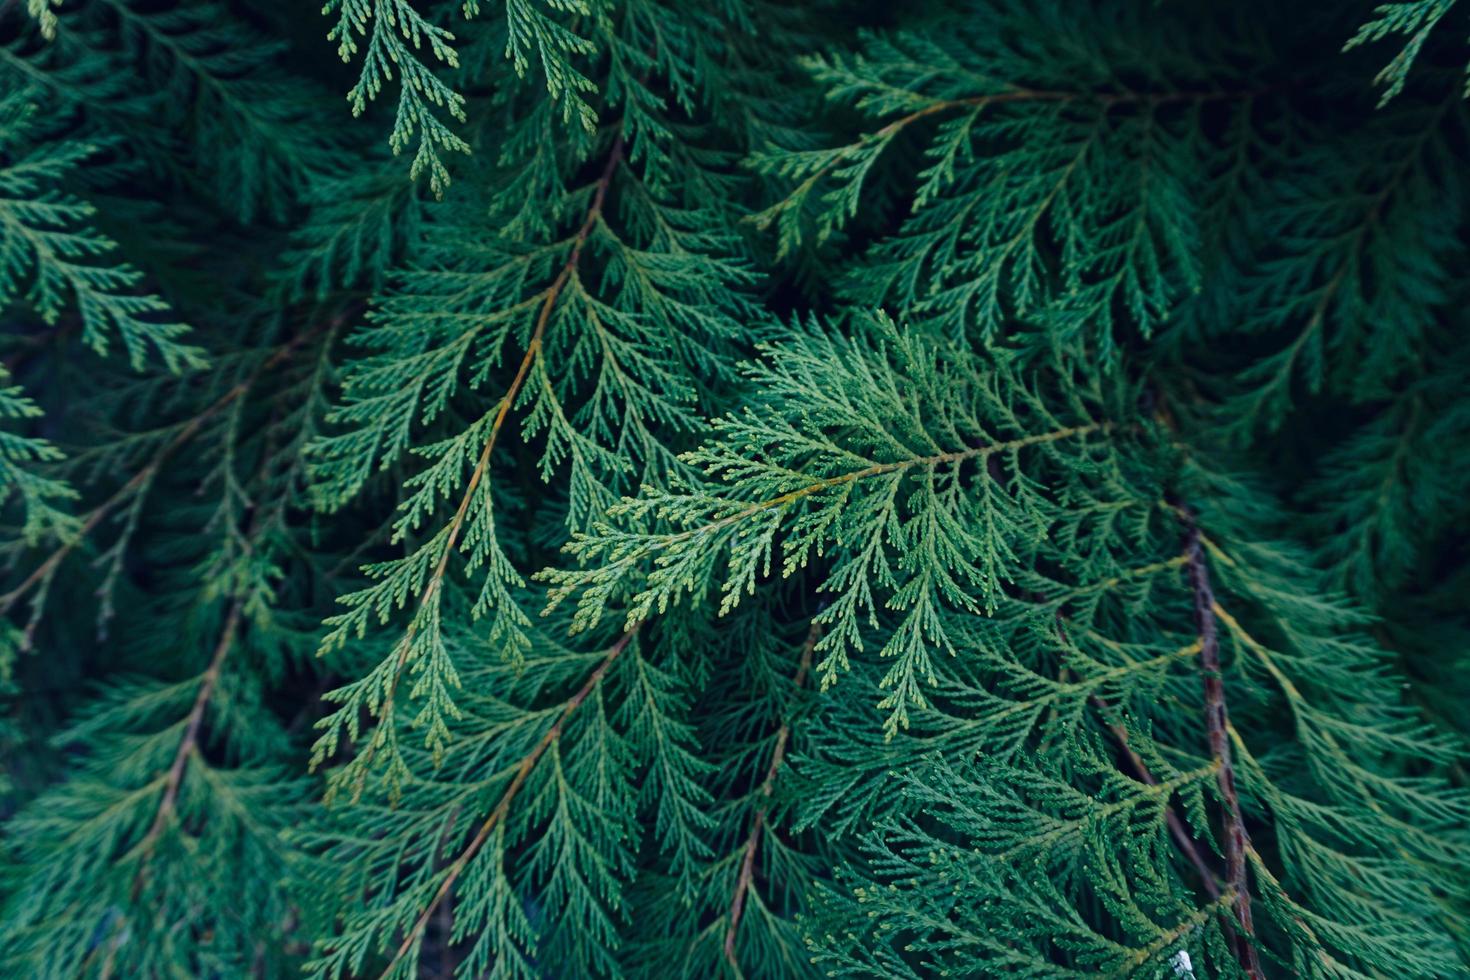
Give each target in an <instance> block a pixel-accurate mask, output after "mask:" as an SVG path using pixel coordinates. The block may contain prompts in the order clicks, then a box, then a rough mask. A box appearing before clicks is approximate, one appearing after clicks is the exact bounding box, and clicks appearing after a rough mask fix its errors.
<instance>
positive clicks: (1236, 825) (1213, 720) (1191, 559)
mask: <svg viewBox="0 0 1470 980" xmlns="http://www.w3.org/2000/svg"><path fill="white" fill-rule="evenodd" d="M1176 513H1177V514H1178V515H1179V520H1180V522H1181V523H1183V525H1184V554H1185V557H1186V558H1187V559H1188V563H1187V565H1186V568H1187V569H1188V573H1189V585H1190V590H1191V592H1192V593H1193V596H1194V621H1195V626H1196V628H1197V629H1198V630H1199V638H1200V672H1201V674H1202V676H1203V678H1204V685H1205V727H1206V730H1207V732H1208V736H1209V743H1210V754H1211V755H1212V756H1214V758H1215V762H1216V763H1217V765H1218V766H1219V769H1218V779H1219V785H1220V801H1221V805H1222V806H1223V808H1224V814H1223V817H1224V820H1223V823H1224V827H1223V830H1224V834H1223V836H1224V839H1225V840H1224V844H1225V884H1226V887H1227V888H1228V889H1229V890H1230V892H1231V893H1233V895H1234V901H1233V903H1232V904H1233V907H1234V909H1235V919H1236V923H1237V925H1238V927H1239V931H1240V938H1241V943H1240V946H1239V947H1238V948H1237V953H1238V954H1239V955H1240V959H1241V965H1242V966H1243V967H1244V968H1245V971H1246V975H1247V976H1249V977H1251V978H1252V980H1260V978H1262V977H1264V976H1265V974H1264V973H1262V972H1261V962H1260V957H1259V956H1258V954H1257V953H1256V947H1255V924H1254V922H1253V920H1252V918H1251V895H1250V882H1249V871H1248V869H1247V867H1246V854H1247V852H1248V851H1249V850H1250V835H1249V833H1248V832H1247V831H1246V827H1245V817H1244V815H1243V814H1242V813H1241V810H1240V794H1239V793H1238V792H1237V790H1236V788H1235V765H1234V763H1233V762H1232V760H1231V754H1230V735H1229V731H1230V714H1229V711H1228V709H1227V708H1226V705H1225V681H1224V678H1223V677H1222V676H1221V673H1220V637H1219V634H1218V632H1217V629H1216V622H1215V593H1214V589H1213V588H1212V587H1211V585H1210V571H1209V567H1208V566H1207V565H1206V564H1205V556H1204V549H1203V548H1202V547H1201V545H1200V533H1199V525H1198V524H1196V523H1195V520H1194V515H1193V513H1192V512H1191V511H1190V510H1189V509H1188V508H1187V507H1183V506H1181V507H1178V508H1176Z"/></svg>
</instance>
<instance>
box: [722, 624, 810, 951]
mask: <svg viewBox="0 0 1470 980" xmlns="http://www.w3.org/2000/svg"><path fill="white" fill-rule="evenodd" d="M821 637H822V626H821V624H820V623H816V622H814V623H812V627H811V629H810V630H809V631H808V632H807V636H806V642H805V643H803V644H802V647H801V661H800V662H799V663H798V664H797V668H796V677H795V679H794V680H793V681H792V686H793V687H794V688H795V689H796V690H800V689H801V687H802V685H803V684H805V683H806V677H807V674H808V673H809V672H810V671H811V666H812V652H813V651H814V650H816V647H817V641H818V640H819V639H821ZM790 738H791V723H790V722H789V721H787V720H783V721H782V722H781V727H780V729H779V730H778V731H777V732H776V747H775V748H774V749H773V750H772V751H771V764H770V766H768V767H767V769H766V778H765V780H764V781H763V782H762V783H761V787H760V791H759V794H760V803H759V804H758V805H757V806H756V810H755V814H754V815H753V816H752V817H751V820H750V833H749V835H748V836H747V837H746V839H745V847H744V848H743V852H744V854H743V857H742V858H741V861H740V877H739V878H738V879H737V880H736V883H735V894H734V896H733V897H732V898H731V899H730V915H729V919H730V924H729V926H728V928H727V929H726V930H725V959H726V960H728V961H729V963H730V966H732V967H734V968H735V970H736V972H737V973H738V972H739V970H740V963H739V960H738V959H737V957H736V955H735V936H736V933H737V932H738V931H739V929H740V918H741V916H742V915H743V914H744V913H745V899H746V897H747V895H748V894H749V892H750V887H751V884H752V882H753V881H754V879H755V857H756V852H757V850H759V848H760V841H761V833H762V831H763V830H764V827H765V821H766V811H767V809H768V807H769V804H770V798H771V793H772V791H773V790H774V788H775V785H776V774H777V773H778V772H780V771H781V765H782V764H783V763H784V762H785V761H786V744H787V742H788V741H790Z"/></svg>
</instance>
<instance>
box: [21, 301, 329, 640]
mask: <svg viewBox="0 0 1470 980" xmlns="http://www.w3.org/2000/svg"><path fill="white" fill-rule="evenodd" d="M335 328H336V323H335V322H333V323H330V324H328V326H327V327H325V328H319V329H315V330H307V331H303V332H302V333H299V334H297V335H296V336H294V337H292V338H291V339H290V340H289V341H287V342H286V343H284V344H282V345H281V346H280V347H279V348H277V349H276V351H275V353H273V354H271V356H270V357H268V358H266V359H265V360H263V361H261V362H260V364H259V366H257V367H256V368H255V370H253V371H251V372H250V374H249V376H247V377H245V378H243V379H242V380H241V381H239V382H238V383H236V384H235V385H234V386H233V387H231V388H229V389H228V390H226V391H225V393H224V394H222V395H220V396H219V398H217V399H215V400H214V401H213V402H211V403H210V404H209V406H208V407H207V408H205V409H204V411H202V412H200V413H199V414H198V415H195V416H194V417H193V418H191V419H189V420H188V421H187V422H185V423H183V424H182V425H180V426H179V428H178V430H177V431H176V432H175V433H174V435H173V437H172V438H171V439H169V440H168V441H167V442H165V443H164V444H163V445H162V446H161V447H160V448H159V450H158V452H156V453H154V455H153V458H152V459H150V460H149V461H148V462H147V463H146V464H144V465H143V467H142V468H141V469H139V470H138V472H136V473H134V474H133V475H132V477H131V478H129V480H128V481H127V482H126V483H124V484H123V485H122V486H121V487H119V488H118V489H117V491H116V492H114V493H113V494H112V496H110V497H108V498H107V499H106V500H104V501H102V502H101V503H100V504H98V505H97V506H96V507H94V508H93V509H92V510H91V512H90V513H88V514H87V516H86V518H85V519H84V520H83V521H82V523H81V526H80V527H79V528H78V529H77V530H76V531H75V532H74V533H73V534H72V535H71V536H70V537H68V538H67V539H66V540H65V541H63V542H62V543H61V546H60V547H58V548H57V549H56V550H55V551H53V552H52V553H51V554H50V555H49V556H48V557H47V558H46V559H45V560H44V561H42V562H41V564H39V565H37V566H36V568H35V569H34V570H32V571H31V573H30V574H29V575H27V576H26V577H25V579H24V580H23V581H22V582H21V583H20V584H19V585H17V586H16V587H15V588H13V589H11V590H10V591H9V592H6V593H5V594H3V595H0V616H4V615H7V614H8V613H9V612H10V610H11V609H13V608H15V604H16V603H17V602H19V601H20V600H21V599H23V598H25V596H26V595H27V594H28V593H29V592H30V591H31V590H32V589H35V588H37V587H38V586H39V587H41V591H42V595H43V596H44V594H45V591H46V586H47V585H48V583H49V582H50V581H51V578H52V576H54V575H55V574H56V571H57V569H59V568H60V567H61V563H62V562H64V561H65V560H66V558H67V556H68V555H70V554H71V553H72V552H73V551H75V550H76V549H77V547H78V546H79V545H81V543H82V542H83V541H84V540H86V538H87V536H88V535H90V534H91V533H92V532H93V531H95V530H96V529H97V527H98V526H99V525H101V523H102V522H103V521H104V520H105V519H106V518H107V516H108V515H109V514H111V513H112V512H113V511H114V510H116V509H117V507H118V506H119V505H121V504H122V503H123V501H125V500H127V499H128V498H129V497H131V496H132V495H133V494H135V493H138V492H140V491H142V490H143V489H144V488H145V487H147V486H148V485H149V484H150V483H152V481H153V478H154V477H155V476H157V475H158V472H159V470H160V469H162V467H163V464H164V463H165V462H167V461H168V459H169V458H170V457H171V456H173V454H174V453H175V452H177V451H178V450H180V449H181V448H183V447H184V446H185V445H187V444H188V443H189V442H190V441H191V440H193V439H194V437H195V436H197V435H199V433H200V432H201V431H203V429H204V427H205V425H206V424H207V423H208V422H209V420H210V419H212V418H214V417H215V416H216V415H218V414H220V413H221V412H223V411H224V410H225V409H226V408H228V407H229V406H230V405H231V404H232V403H234V402H235V401H237V400H239V399H240V398H243V397H244V396H245V395H247V394H249V393H250V391H251V389H252V388H253V387H254V386H255V383H256V382H257V381H259V380H260V379H261V378H262V377H263V376H265V375H267V374H269V373H270V372H271V371H273V370H274V369H275V368H277V367H280V366H281V365H282V364H284V363H285V362H286V361H287V360H289V359H290V358H291V356H292V355H293V354H295V352H296V351H297V350H298V349H299V348H300V347H301V346H302V345H303V344H305V343H307V342H308V341H310V340H312V339H314V338H316V337H317V336H318V335H319V334H320V333H321V332H322V331H323V330H327V331H328V332H330V331H331V330H335ZM35 601H36V602H37V603H38V608H37V609H36V611H35V612H34V613H33V615H32V617H31V621H30V623H29V625H28V626H27V628H26V633H25V636H24V638H23V640H22V647H23V648H28V647H29V646H30V642H31V638H32V633H33V632H34V629H35V626H36V624H37V619H38V617H39V613H40V610H39V602H40V600H35Z"/></svg>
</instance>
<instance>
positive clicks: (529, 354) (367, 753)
mask: <svg viewBox="0 0 1470 980" xmlns="http://www.w3.org/2000/svg"><path fill="white" fill-rule="evenodd" d="M623 156H624V143H623V136H622V133H621V132H619V134H618V136H617V137H616V138H615V139H614V140H613V144H612V148H611V149H610V150H609V151H608V157H607V162H606V164H605V165H604V166H603V169H602V174H601V175H600V176H599V177H598V178H597V182H596V184H595V185H594V189H593V192H592V201H591V204H590V205H589V206H588V208H587V213H586V216H585V217H584V219H583V221H582V225H581V227H580V228H578V229H577V233H576V234H575V235H574V236H573V237H572V250H571V253H570V254H569V255H568V256H567V259H566V262H565V263H563V264H562V267H561V270H560V271H559V272H558V273H557V275H556V278H555V279H554V280H552V283H551V285H550V286H549V287H548V288H547V290H546V293H545V298H544V299H543V300H542V301H541V305H540V310H539V312H538V313H537V315H536V321H535V324H534V326H533V328H532V330H531V336H530V339H529V340H528V341H527V343H526V350H525V354H524V355H523V356H522V357H521V362H520V365H519V366H518V367H517V368H516V373H515V376H514V377H513V378H512V379H511V382H510V385H509V387H507V388H506V390H505V394H504V395H503V396H502V397H501V399H500V402H499V404H498V407H497V408H496V411H495V417H494V419H493V421H492V422H491V424H490V431H489V433H488V434H487V435H486V437H485V445H484V447H483V448H482V449H481V450H480V455H479V458H478V459H477V460H476V462H475V468H474V470H473V471H472V472H471V473H470V478H469V482H468V483H467V484H466V485H465V491H464V494H463V495H462V496H461V497H460V501H459V506H458V507H456V508H455V511H454V516H453V517H451V518H450V520H449V524H448V533H447V535H446V538H445V542H444V545H443V549H442V551H441V553H440V555H439V559H438V561H437V562H436V563H435V565H434V569H433V572H432V573H431V574H430V576H429V580H428V582H427V583H426V584H425V585H424V588H423V591H422V592H420V593H419V600H418V607H419V608H420V609H423V608H425V607H426V606H428V605H429V604H430V603H431V602H434V601H435V597H436V595H437V593H438V592H439V590H440V589H441V588H443V585H444V577H445V575H446V574H448V571H449V560H450V558H451V556H452V555H453V554H454V552H455V545H456V544H457V543H458V542H459V537H460V534H461V533H462V532H463V530H464V526H465V521H466V518H467V517H468V516H469V511H470V504H471V502H472V501H473V500H474V498H475V494H476V492H477V491H478V490H479V487H480V484H481V483H483V482H484V481H485V479H486V476H487V474H488V473H489V471H490V459H491V456H492V455H493V454H494V451H495V444H496V441H497V439H498V438H499V436H500V433H501V431H502V430H503V429H504V428H505V422H506V420H507V419H508V418H509V417H510V410H511V408H512V406H513V405H514V404H515V401H516V398H517V397H518V396H519V395H520V393H521V388H522V386H523V385H524V384H525V381H526V378H527V376H528V375H529V374H530V372H531V366H532V365H533V364H534V363H535V361H536V359H537V357H538V356H539V355H540V354H541V352H542V349H543V342H544V340H545V337H546V327H547V324H548V323H550V321H551V314H552V312H553V310H555V308H556V304H557V301H558V300H559V299H560V298H561V294H562V290H564V289H565V288H566V286H567V283H569V282H570V281H571V280H572V277H573V276H574V275H576V273H577V266H578V264H579V263H580V262H581V259H582V249H583V247H584V246H585V245H586V243H587V239H588V238H589V237H590V236H591V234H592V231H593V229H594V228H596V226H597V223H598V221H599V220H601V218H602V209H603V206H604V204H605V203H606V201H607V192H608V188H609V187H610V186H611V184H612V178H613V174H614V173H615V172H616V171H617V168H618V166H619V165H620V164H621V163H622V162H623ZM418 630H419V620H418V618H417V617H415V618H414V619H412V620H410V621H409V624H408V626H407V627H406V629H405V630H404V634H403V636H402V637H401V638H400V639H399V641H398V644H397V647H396V649H395V659H396V662H395V664H394V667H393V673H392V674H391V675H390V676H389V678H388V681H387V688H386V691H385V692H384V695H383V699H382V702H381V705H380V708H379V710H378V712H377V714H378V716H379V718H382V719H387V718H391V716H392V713H393V701H394V695H395V694H396V692H397V689H398V683H399V681H400V680H401V679H402V677H403V671H404V669H405V668H406V667H407V666H408V660H409V656H410V655H411V654H412V652H413V646H414V639H415V637H417V635H418ZM329 641H330V637H329ZM325 651H326V647H325V645H324V646H323V648H322V649H321V650H319V651H318V653H319V655H320V654H322V653H325ZM378 744H379V743H378V742H377V741H372V742H369V743H368V745H367V747H366V748H365V749H364V750H363V755H362V756H361V757H360V759H359V760H357V765H358V776H357V778H356V780H355V783H354V786H353V798H354V799H356V798H357V797H358V796H359V795H360V794H361V792H362V788H363V786H364V784H365V782H366V779H367V771H368V767H369V766H370V764H371V762H372V758H373V755H374V754H375V753H376V751H377V746H378Z"/></svg>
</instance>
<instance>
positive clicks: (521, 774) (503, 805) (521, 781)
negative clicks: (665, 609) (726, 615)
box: [381, 624, 641, 978]
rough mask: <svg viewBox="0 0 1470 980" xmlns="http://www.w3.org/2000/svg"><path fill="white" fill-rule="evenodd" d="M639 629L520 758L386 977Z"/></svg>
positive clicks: (620, 639)
mask: <svg viewBox="0 0 1470 980" xmlns="http://www.w3.org/2000/svg"><path fill="white" fill-rule="evenodd" d="M640 625H641V624H640ZM638 629H639V627H638V626H634V627H633V628H632V629H631V630H629V631H628V632H626V633H624V634H623V635H622V636H620V637H618V641H617V642H616V643H614V644H613V645H612V646H611V647H609V648H608V651H607V655H606V656H605V657H603V658H602V663H600V664H598V665H597V669H596V670H594V671H593V672H592V674H591V676H589V677H588V678H587V680H586V682H585V683H584V684H583V685H582V686H581V687H580V688H578V690H577V693H576V694H573V695H572V697H571V698H570V700H568V701H567V702H566V703H565V704H564V705H563V706H562V709H561V714H560V715H558V716H557V719H556V724H554V725H552V726H551V728H549V729H547V732H546V734H545V735H543V736H541V739H540V741H538V742H537V743H536V745H535V747H534V748H532V749H531V751H530V752H529V753H528V754H527V755H526V757H525V758H523V759H521V762H520V765H518V766H517V767H516V773H515V776H514V777H513V778H512V779H511V781H510V785H509V786H508V787H506V790H505V792H504V793H503V794H502V795H501V797H500V801H499V802H498V803H496V804H495V809H493V810H491V811H490V815H489V816H488V817H486V818H485V822H484V823H482V824H480V829H479V830H478V831H476V832H475V836H474V837H473V838H472V839H471V840H470V842H469V844H468V845H466V847H465V849H464V850H463V851H461V852H460V853H459V857H457V858H455V859H454V861H453V862H452V863H451V864H450V865H449V870H448V873H447V874H446V875H445V876H444V880H443V881H442V882H440V884H439V888H438V889H437V890H436V891H435V892H434V897H433V898H431V899H429V904H428V905H427V906H425V908H424V910H423V912H421V913H420V914H419V917H418V918H417V919H415V920H414V924H413V926H412V927H410V928H409V930H408V933H407V935H405V936H404V937H403V942H402V943H400V944H399V946H398V949H397V951H396V952H395V953H394V954H393V959H392V960H390V961H389V963H388V966H387V968H386V969H384V970H383V973H382V975H381V977H382V978H386V977H388V976H389V975H390V974H392V972H393V971H394V969H395V968H396V967H397V966H398V964H399V962H401V961H402V960H403V958H404V957H405V956H407V955H408V954H409V951H410V950H412V949H413V945H414V943H416V942H417V941H418V939H419V937H420V936H422V935H423V932H424V929H425V928H427V927H428V924H429V920H430V919H432V918H433V915H434V911H435V910H436V909H437V908H438V907H439V905H440V904H441V903H442V902H443V901H444V900H445V899H446V898H447V897H448V895H449V892H450V890H451V889H453V888H454V883H455V882H456V881H458V880H459V876H460V875H462V874H463V873H464V870H465V868H466V867H468V866H469V863H470V862H471V861H473V860H474V858H475V855H476V854H479V853H480V848H482V847H484V846H485V841H487V840H489V839H490V834H491V832H492V831H494V830H495V828H496V827H497V826H499V825H500V823H501V822H502V821H504V820H505V817H506V814H507V813H509V812H510V805H511V803H512V802H513V801H514V800H515V798H516V794H517V793H519V792H520V791H521V787H522V786H524V785H525V783H526V780H527V779H529V778H530V776H531V772H532V771H533V770H534V769H535V768H536V764H537V763H538V762H540V761H541V757H542V756H543V755H545V754H546V750H547V749H548V748H550V747H551V744H552V743H553V742H555V741H556V740H557V739H558V738H560V737H561V733H562V730H563V729H564V728H565V727H566V723H567V719H569V718H570V717H571V716H572V714H573V713H574V712H575V711H576V710H577V709H578V708H579V707H581V706H582V702H583V701H585V700H587V696H588V695H590V694H591V693H592V692H593V690H595V689H596V688H597V685H598V684H601V683H602V679H603V678H604V677H606V676H607V672H608V670H609V669H610V668H611V667H612V665H613V662H614V661H615V660H617V659H618V656H619V655H621V654H622V652H623V651H624V650H625V649H627V646H628V644H629V642H631V641H632V639H633V637H634V636H635V635H636V634H637V632H638Z"/></svg>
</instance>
